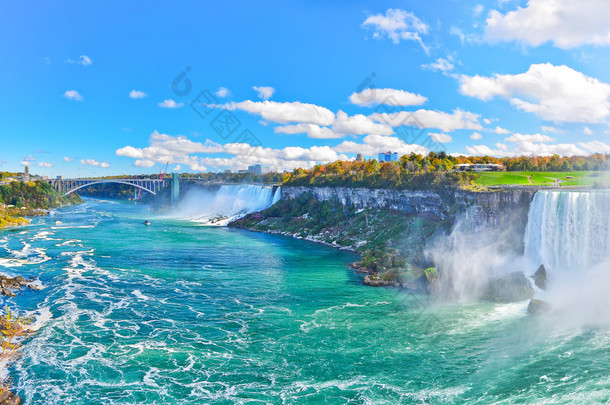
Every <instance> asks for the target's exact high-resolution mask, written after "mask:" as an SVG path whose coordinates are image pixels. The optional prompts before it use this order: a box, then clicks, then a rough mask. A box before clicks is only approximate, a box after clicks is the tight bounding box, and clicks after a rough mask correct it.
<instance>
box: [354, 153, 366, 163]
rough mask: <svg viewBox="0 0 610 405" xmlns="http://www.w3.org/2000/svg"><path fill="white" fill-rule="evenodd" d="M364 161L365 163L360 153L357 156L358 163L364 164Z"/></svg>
mask: <svg viewBox="0 0 610 405" xmlns="http://www.w3.org/2000/svg"><path fill="white" fill-rule="evenodd" d="M362 161H364V159H363V158H362V153H358V154H357V155H356V162H362Z"/></svg>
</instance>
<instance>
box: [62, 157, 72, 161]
mask: <svg viewBox="0 0 610 405" xmlns="http://www.w3.org/2000/svg"><path fill="white" fill-rule="evenodd" d="M62 159H63V160H64V162H71V161H73V160H74V158H71V157H68V156H64V157H63V158H62Z"/></svg>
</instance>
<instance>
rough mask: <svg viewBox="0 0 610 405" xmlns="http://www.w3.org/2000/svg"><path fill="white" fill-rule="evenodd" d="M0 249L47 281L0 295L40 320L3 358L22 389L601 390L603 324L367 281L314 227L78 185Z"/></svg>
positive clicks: (500, 395) (116, 392)
mask: <svg viewBox="0 0 610 405" xmlns="http://www.w3.org/2000/svg"><path fill="white" fill-rule="evenodd" d="M144 218H149V219H151V221H152V225H151V226H148V227H146V226H144V225H143V224H142V221H143V219H144ZM0 258H2V259H0V270H1V271H3V272H5V273H9V274H21V275H24V276H36V277H38V278H39V279H40V280H41V282H42V284H43V285H44V286H45V288H44V289H43V290H42V291H30V290H24V291H22V292H21V293H20V294H19V295H18V296H17V297H16V298H11V299H6V298H4V302H5V304H6V305H8V306H11V307H13V306H17V307H18V308H20V309H21V310H27V311H32V312H34V313H36V314H37V316H38V318H39V322H40V323H41V324H42V327H41V328H40V330H39V331H38V333H37V334H35V335H34V336H32V337H31V338H29V339H27V340H26V341H25V342H24V344H23V346H22V348H21V349H20V351H21V356H20V358H18V359H17V361H16V362H14V363H13V365H12V366H11V367H10V369H9V372H10V375H11V377H12V379H13V383H14V389H15V391H16V392H17V393H18V394H19V395H21V396H22V398H23V399H24V402H25V403H26V404H66V403H70V404H91V403H104V404H111V403H122V404H123V403H143V404H161V403H171V404H176V403H180V404H203V403H214V404H230V403H261V404H262V403H274V404H275V403H278V404H280V403H290V404H293V403H296V404H299V403H302V404H305V403H307V404H310V403H312V404H316V403H320V404H321V403H353V404H367V403H370V404H373V403H374V404H379V403H515V404H516V403H525V402H543V401H551V402H554V403H585V402H606V401H608V400H610V388H609V387H610V377H608V376H609V375H610V363H609V362H608V361H607V358H608V355H609V354H610V333H609V332H608V329H607V328H605V327H603V326H595V327H590V326H586V325H585V326H583V325H578V324H571V325H564V324H562V323H561V322H558V319H557V318H554V317H553V316H552V315H549V316H548V317H543V318H534V317H529V316H528V315H527V314H526V306H527V302H521V303H515V304H492V303H477V302H474V303H442V304H440V303H434V302H432V301H431V300H430V298H429V297H427V296H418V295H411V294H409V293H407V292H404V291H403V292H401V291H398V290H394V289H389V288H371V287H365V286H363V285H362V284H361V277H360V276H359V275H357V274H355V273H354V272H353V271H352V270H351V269H349V268H348V267H347V264H348V263H349V262H350V261H354V260H355V256H354V255H353V254H351V253H348V252H343V251H339V250H336V249H332V248H329V247H326V246H322V245H318V244H314V243H310V242H305V241H300V240H293V239H290V238H286V237H281V236H274V235H265V234H257V233H251V232H247V231H241V230H235V229H229V228H226V227H210V226H201V224H200V223H197V222H193V221H184V220H177V219H167V218H163V217H158V216H155V215H154V214H151V213H150V212H149V211H148V210H147V209H146V207H143V206H141V205H137V204H133V203H127V202H117V201H104V200H87V202H86V204H83V205H78V206H71V207H64V208H61V209H58V210H56V211H54V212H53V215H51V216H48V217H43V218H37V219H34V220H33V222H32V224H31V225H30V226H28V227H26V228H21V229H17V230H14V229H13V230H4V231H0Z"/></svg>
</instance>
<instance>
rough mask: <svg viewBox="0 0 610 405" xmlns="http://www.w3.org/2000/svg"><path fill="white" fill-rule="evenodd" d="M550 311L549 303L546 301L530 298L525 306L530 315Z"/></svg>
mask: <svg viewBox="0 0 610 405" xmlns="http://www.w3.org/2000/svg"><path fill="white" fill-rule="evenodd" d="M550 311H551V304H549V303H548V302H546V301H542V300H537V299H532V300H531V301H530V303H529V305H528V306H527V313H528V314H532V315H537V314H544V313H547V312H550Z"/></svg>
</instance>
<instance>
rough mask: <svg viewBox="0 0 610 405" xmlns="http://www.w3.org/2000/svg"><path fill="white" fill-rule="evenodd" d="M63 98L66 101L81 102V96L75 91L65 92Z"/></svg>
mask: <svg viewBox="0 0 610 405" xmlns="http://www.w3.org/2000/svg"><path fill="white" fill-rule="evenodd" d="M64 97H65V98H67V99H68V100H75V101H83V100H84V99H83V96H81V95H80V93H79V92H78V91H76V90H66V92H65V93H64Z"/></svg>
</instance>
